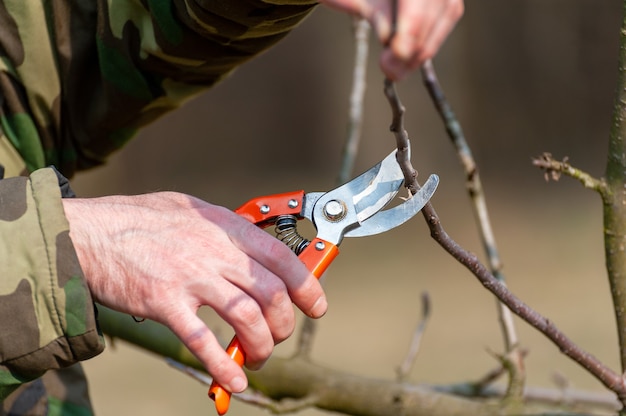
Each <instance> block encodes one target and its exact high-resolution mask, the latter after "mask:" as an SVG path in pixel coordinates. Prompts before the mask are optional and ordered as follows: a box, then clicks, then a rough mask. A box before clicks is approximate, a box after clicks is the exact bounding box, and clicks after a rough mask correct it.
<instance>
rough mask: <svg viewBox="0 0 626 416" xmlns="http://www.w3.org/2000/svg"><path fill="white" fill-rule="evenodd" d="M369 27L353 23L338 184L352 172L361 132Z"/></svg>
mask: <svg viewBox="0 0 626 416" xmlns="http://www.w3.org/2000/svg"><path fill="white" fill-rule="evenodd" d="M369 34H370V25H369V23H368V22H367V20H365V19H355V21H354V41H355V56H354V69H353V72H352V92H351V93H350V114H349V121H348V137H347V138H346V142H345V144H344V148H343V155H342V163H341V168H340V170H339V177H338V179H337V181H338V182H339V183H344V182H347V181H348V180H349V179H350V177H351V175H352V171H353V170H354V161H355V159H356V155H357V151H358V149H359V143H360V142H361V130H362V127H363V102H364V97H365V89H366V86H367V80H366V78H367V57H368V54H369Z"/></svg>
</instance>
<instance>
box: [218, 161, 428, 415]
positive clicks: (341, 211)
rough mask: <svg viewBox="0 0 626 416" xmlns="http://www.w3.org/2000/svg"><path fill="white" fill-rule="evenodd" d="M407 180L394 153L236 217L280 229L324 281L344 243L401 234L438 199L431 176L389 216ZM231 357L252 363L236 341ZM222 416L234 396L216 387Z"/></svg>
mask: <svg viewBox="0 0 626 416" xmlns="http://www.w3.org/2000/svg"><path fill="white" fill-rule="evenodd" d="M403 183H404V176H403V174H402V171H401V169H400V166H399V165H398V163H397V161H396V151H395V150H394V151H393V152H391V153H390V154H389V155H388V156H387V157H385V158H384V159H383V160H382V161H380V162H379V163H377V164H376V165H375V166H373V167H372V168H370V169H368V170H367V171H366V172H364V173H362V174H361V175H359V176H358V177H356V178H355V179H353V180H351V181H350V182H347V183H345V184H343V185H341V186H340V187H338V188H335V189H333V190H331V191H328V192H311V193H305V192H304V191H295V192H286V193H282V194H275V195H268V196H262V197H258V198H254V199H251V200H250V201H248V202H246V203H245V204H243V205H242V206H241V207H239V208H237V209H236V210H235V212H236V213H237V214H239V215H241V216H242V217H244V218H246V219H247V220H249V221H250V222H252V223H253V224H256V225H258V226H259V227H263V228H265V227H268V226H270V225H274V226H275V231H276V237H277V238H279V239H280V240H281V241H283V242H284V243H285V244H287V246H289V248H290V249H291V250H292V251H294V252H295V253H296V254H297V255H298V257H299V258H300V260H301V261H302V262H303V263H304V264H305V265H306V266H307V268H308V269H309V270H310V271H311V272H312V273H313V274H314V275H315V276H316V277H317V278H320V277H321V276H322V274H323V273H324V271H325V270H326V269H327V268H328V266H329V265H330V263H331V262H332V261H333V260H334V259H335V257H336V256H337V254H339V249H338V246H339V244H340V243H341V241H342V240H343V239H344V237H364V236H370V235H375V234H379V233H383V232H385V231H388V230H390V229H392V228H395V227H397V226H399V225H401V224H403V223H405V222H406V221H408V220H409V219H410V218H412V217H413V216H414V215H415V214H417V213H418V212H419V211H420V210H421V209H422V208H423V207H424V205H425V204H426V203H427V202H428V201H429V200H430V198H431V197H432V196H433V194H434V193H435V190H436V189H437V185H438V184H439V178H438V176H437V175H430V177H429V178H428V180H427V181H426V183H425V184H424V185H423V186H422V188H420V190H419V191H418V192H417V193H416V194H415V195H413V197H411V198H410V199H408V200H406V201H404V202H403V203H401V204H399V205H396V206H395V207H393V208H389V209H387V210H384V211H383V208H384V207H386V206H387V205H388V204H389V203H390V202H391V200H392V199H394V197H395V196H396V194H397V193H398V191H399V189H400V187H401V186H402V185H403ZM305 218H306V219H308V220H309V221H311V222H312V223H313V225H314V226H315V228H316V230H317V235H316V237H315V238H314V239H313V240H311V241H309V240H308V239H306V238H305V237H303V236H302V235H300V234H299V233H298V230H297V228H296V225H297V221H299V220H302V219H305ZM226 352H227V353H228V354H229V356H230V357H231V358H232V359H233V360H235V361H236V362H237V363H238V364H239V365H240V366H243V365H244V363H245V360H246V356H245V352H244V351H243V349H242V347H241V345H240V343H239V340H238V339H237V337H236V336H235V337H234V338H233V339H232V341H231V342H230V344H229V345H228V347H227V348H226ZM209 397H210V398H211V399H213V400H214V401H215V408H216V410H217V413H218V414H219V415H220V416H221V415H224V414H225V413H226V412H227V411H228V407H229V405H230V397H231V393H230V392H229V391H227V390H226V389H224V388H223V387H222V386H220V385H219V384H217V383H216V382H215V381H213V383H212V384H211V387H210V388H209Z"/></svg>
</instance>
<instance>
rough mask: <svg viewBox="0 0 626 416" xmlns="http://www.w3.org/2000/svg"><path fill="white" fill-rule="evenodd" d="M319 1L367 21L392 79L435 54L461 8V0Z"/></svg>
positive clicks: (387, 74)
mask: <svg viewBox="0 0 626 416" xmlns="http://www.w3.org/2000/svg"><path fill="white" fill-rule="evenodd" d="M321 3H322V4H326V5H328V6H330V7H333V8H336V9H339V10H343V11H345V12H348V13H351V14H354V15H356V16H360V17H362V18H364V19H366V20H367V21H368V22H370V24H371V25H372V26H373V27H374V30H375V31H376V34H377V36H378V39H379V40H380V42H381V43H382V44H384V45H386V48H385V50H384V51H383V53H382V55H381V57H380V65H381V68H382V70H383V72H384V73H385V75H386V76H387V77H388V78H390V79H392V80H400V79H402V78H404V77H406V76H407V75H408V74H409V73H410V72H411V71H413V70H415V69H417V68H419V67H420V66H421V65H422V64H423V63H424V62H426V61H427V60H428V59H430V58H432V57H434V56H435V54H436V53H437V51H438V50H439V48H440V47H441V45H442V44H443V42H444V41H445V39H446V38H447V36H448V34H449V33H450V32H451V31H452V29H453V28H454V26H455V25H456V23H457V22H458V20H459V19H460V18H461V16H462V15H463V10H464V6H463V2H462V0H322V1H321ZM396 18H397V20H396ZM394 22H396V24H394Z"/></svg>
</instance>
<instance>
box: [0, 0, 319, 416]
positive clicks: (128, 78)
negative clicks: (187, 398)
mask: <svg viewBox="0 0 626 416" xmlns="http://www.w3.org/2000/svg"><path fill="white" fill-rule="evenodd" d="M314 6H315V2H314V1H312V0H85V1H68V0H45V1H44V0H0V167H1V168H2V169H3V171H4V177H5V178H9V179H4V180H0V235H1V236H2V238H1V239H0V264H3V265H5V267H4V268H3V270H2V273H1V274H0V276H1V277H0V317H1V318H0V402H1V405H0V416H2V415H5V414H6V415H16V414H28V415H57V414H58V415H61V414H62V415H81V416H82V415H90V414H92V410H91V407H90V404H89V397H88V394H87V389H86V381H85V380H84V375H83V374H82V370H81V369H80V366H79V365H78V364H75V363H77V362H79V361H81V360H84V359H87V358H90V357H92V356H94V355H96V354H98V353H99V352H101V351H102V349H103V348H104V342H103V339H102V336H101V335H100V334H99V333H98V328H97V323H96V316H95V311H94V305H93V302H92V300H91V296H90V294H89V291H88V290H87V287H86V283H85V280H84V276H83V275H82V271H81V268H80V265H79V263H78V259H77V258H76V254H75V252H74V248H73V246H72V243H71V240H70V238H69V225H68V223H67V220H66V219H65V217H64V214H63V208H62V204H61V200H60V192H59V186H58V182H57V179H56V175H55V173H54V172H53V170H52V169H49V168H46V166H50V165H54V166H56V167H57V168H58V169H59V170H60V171H61V172H62V173H63V174H64V175H65V176H67V177H71V176H73V175H74V174H75V173H76V172H77V171H80V170H84V169H88V168H91V167H94V166H98V165H101V164H102V163H105V161H106V160H107V158H108V157H109V155H110V154H111V153H113V152H115V151H117V150H118V149H120V148H121V147H123V146H124V144H125V143H126V142H128V140H129V139H131V138H132V137H133V136H134V135H135V134H136V132H137V131H138V129H140V128H141V127H142V126H144V125H146V124H148V123H150V122H151V121H153V120H155V119H156V118H158V117H160V116H162V115H164V114H165V113H167V112H169V111H171V110H173V109H176V108H178V107H180V106H181V105H183V104H184V103H185V102H186V101H187V100H189V99H191V98H193V97H194V96H196V95H198V94H199V93H201V92H203V91H205V90H207V89H208V88H210V87H211V86H213V85H215V84H216V83H217V82H219V81H220V80H222V79H224V78H225V77H227V76H228V75H229V74H230V73H231V72H232V71H233V70H234V69H235V68H236V67H237V66H239V65H241V64H242V63H244V62H246V61H247V60H249V59H251V58H252V57H254V56H255V55H258V54H259V53H261V52H263V51H264V50H265V49H267V48H269V47H270V46H272V45H273V44H274V43H276V42H277V41H279V40H280V39H282V38H283V37H284V36H285V35H286V34H287V33H289V31H291V30H292V29H293V28H294V27H295V26H296V25H297V24H298V23H299V22H300V21H301V20H302V19H303V18H305V17H306V16H307V15H308V14H309V12H310V11H311V10H312V9H313V8H314ZM29 174H30V177H28V175H29ZM49 370H50V371H49Z"/></svg>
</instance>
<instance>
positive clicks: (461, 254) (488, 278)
mask: <svg viewBox="0 0 626 416" xmlns="http://www.w3.org/2000/svg"><path fill="white" fill-rule="evenodd" d="M422 214H423V215H424V218H425V219H426V222H427V223H428V226H429V228H430V232H431V236H432V237H433V238H434V239H435V241H437V242H438V243H439V245H440V246H441V247H442V248H443V249H444V250H446V251H447V252H448V253H450V254H451V255H452V257H454V258H455V259H457V260H458V261H459V262H460V263H461V264H462V265H464V266H465V267H466V268H467V269H468V270H469V271H470V272H472V274H473V275H474V276H476V278H478V280H479V281H480V282H481V283H482V285H483V286H484V287H485V288H486V289H487V290H489V291H490V292H491V293H493V294H494V295H495V296H496V297H497V298H498V299H499V300H500V301H501V302H502V303H504V304H505V305H506V306H507V307H508V308H509V309H511V311H512V312H513V313H515V314H516V315H517V316H519V317H520V318H522V319H523V320H524V321H526V322H527V323H528V324H530V325H531V326H532V327H534V328H535V329H537V330H538V331H540V332H541V333H542V334H544V335H545V336H546V337H547V338H548V339H549V340H550V341H552V342H553V343H554V344H555V345H556V346H557V347H558V348H559V350H560V351H561V352H562V353H563V354H565V355H566V356H568V357H569V358H571V359H572V360H574V361H575V362H577V363H578V364H580V365H581V366H582V367H583V368H585V369H586V370H587V371H589V373H591V374H592V375H593V376H594V377H596V378H597V379H598V380H599V381H600V382H601V383H602V384H604V385H605V386H606V387H607V388H608V389H610V390H611V391H613V392H615V393H616V394H617V395H618V396H619V397H620V398H621V397H626V383H625V382H624V379H623V378H622V377H621V375H619V374H617V373H616V372H614V371H613V370H611V369H610V368H609V367H607V366H606V365H605V364H603V363H602V362H601V361H600V360H598V359H597V358H596V357H594V356H593V355H591V354H590V353H588V352H586V351H585V350H583V349H582V348H580V347H579V346H578V345H576V344H575V343H574V342H573V341H572V340H570V339H569V338H568V337H567V336H565V334H564V333H563V332H561V331H560V330H559V329H558V328H557V327H556V326H555V325H554V324H553V323H552V322H551V321H550V320H548V319H547V318H545V317H544V316H542V315H541V314H539V313H538V312H536V311H535V310H533V309H532V308H531V307H530V306H528V305H527V304H525V303H524V302H522V301H521V300H520V299H519V298H518V297H516V296H515V295H514V294H513V293H511V291H509V289H508V288H507V287H506V286H505V285H504V284H503V283H502V282H501V281H499V280H498V279H496V278H495V277H494V276H493V275H492V274H491V273H490V272H489V270H487V268H486V267H485V266H484V265H483V264H482V263H481V262H480V261H479V260H478V259H477V258H476V256H474V255H473V254H472V253H470V252H468V251H467V250H465V249H464V248H462V247H461V246H460V245H459V244H458V243H457V242H456V241H454V240H453V239H452V238H451V237H450V236H449V235H448V234H447V233H446V231H445V230H444V229H443V227H442V226H441V222H440V220H439V216H438V215H437V213H436V212H435V209H434V208H433V206H432V204H430V203H428V204H426V206H425V207H424V208H423V209H422Z"/></svg>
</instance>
